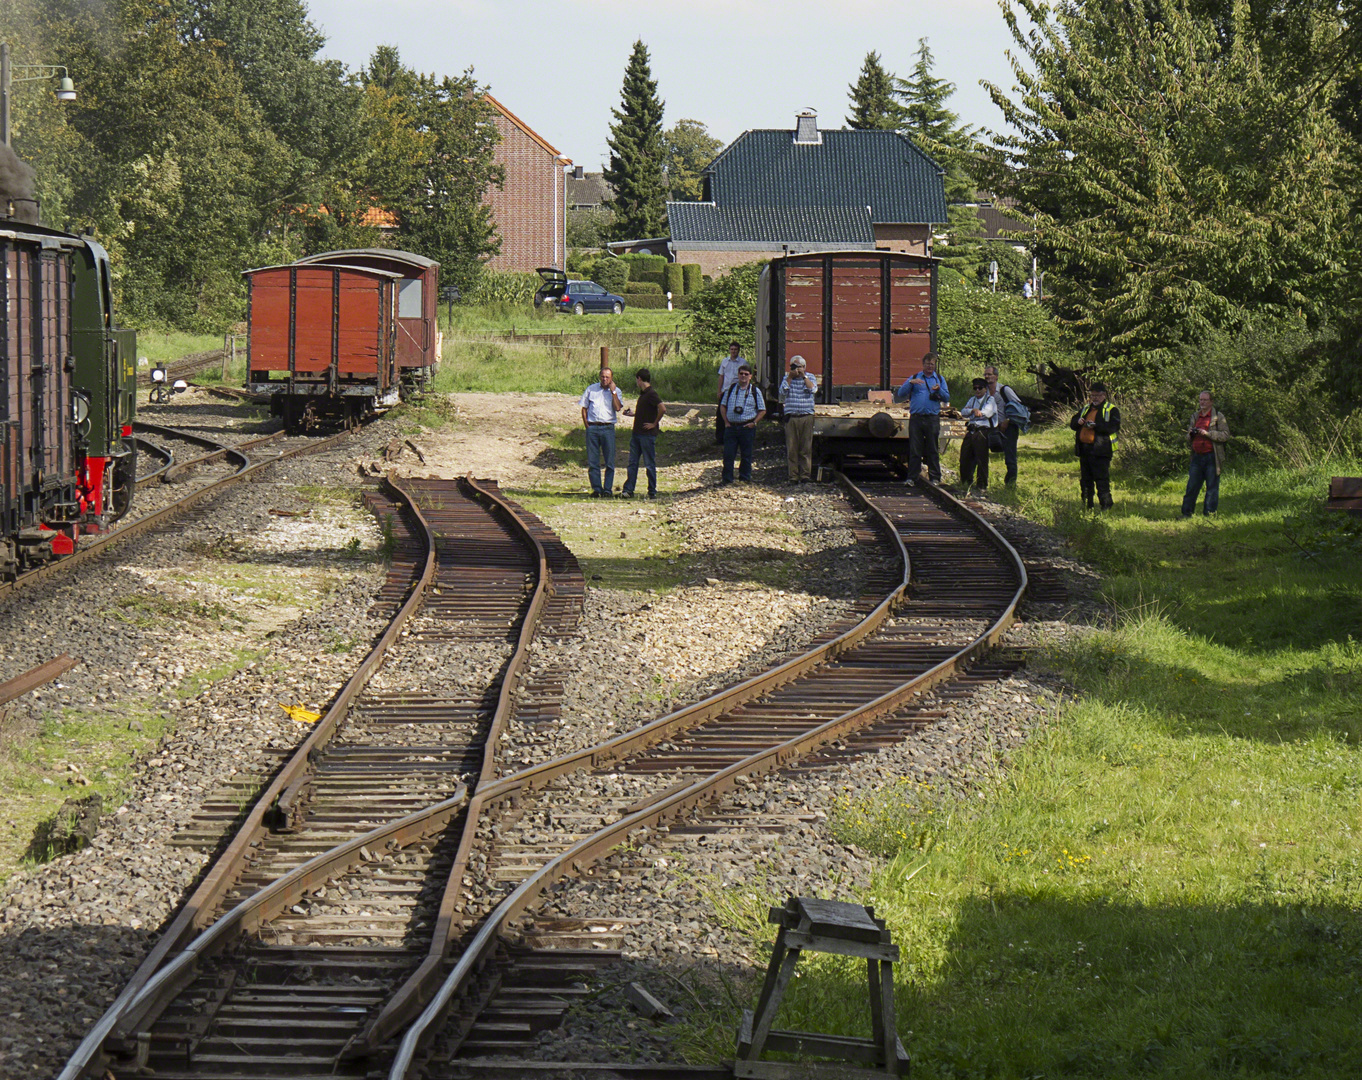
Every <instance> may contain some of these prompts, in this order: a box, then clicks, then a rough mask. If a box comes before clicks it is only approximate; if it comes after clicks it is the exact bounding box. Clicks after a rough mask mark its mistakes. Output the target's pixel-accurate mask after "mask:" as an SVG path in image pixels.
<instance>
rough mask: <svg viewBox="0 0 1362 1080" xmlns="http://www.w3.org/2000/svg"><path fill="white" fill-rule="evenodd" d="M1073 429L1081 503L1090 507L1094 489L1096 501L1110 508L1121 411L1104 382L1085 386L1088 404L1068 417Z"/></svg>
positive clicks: (1107, 508)
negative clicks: (1109, 398) (1114, 456)
mask: <svg viewBox="0 0 1362 1080" xmlns="http://www.w3.org/2000/svg"><path fill="white" fill-rule="evenodd" d="M1069 427H1071V428H1073V430H1074V453H1075V454H1077V455H1078V486H1079V489H1080V490H1081V491H1082V493H1083V504H1084V505H1085V506H1086V507H1087V508H1088V509H1089V510H1091V509H1092V496H1093V491H1094V489H1095V490H1096V492H1097V505H1098V506H1100V507H1101V508H1102V509H1103V510H1110V509H1111V507H1112V500H1111V457H1112V454H1114V453H1115V452H1116V433H1117V432H1118V431H1120V430H1121V411H1120V410H1119V409H1117V408H1116V406H1114V405H1113V404H1112V403H1111V402H1110V401H1108V400H1107V384H1106V383H1101V382H1095V383H1093V384H1092V386H1090V387H1088V404H1087V405H1086V406H1085V407H1084V408H1082V409H1079V410H1078V412H1076V413H1074V416H1073V419H1072V420H1070V421H1069Z"/></svg>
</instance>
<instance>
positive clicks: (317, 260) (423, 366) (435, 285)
mask: <svg viewBox="0 0 1362 1080" xmlns="http://www.w3.org/2000/svg"><path fill="white" fill-rule="evenodd" d="M323 264H324V265H327V266H365V267H368V268H369V269H371V270H386V271H387V272H388V273H391V274H399V275H401V279H402V280H401V281H400V282H399V283H398V286H397V370H398V373H399V375H400V378H401V382H402V384H403V386H404V388H406V389H410V388H416V387H420V386H422V385H424V384H425V382H426V381H427V380H428V379H429V378H431V376H433V375H434V374H435V371H436V369H437V368H438V367H439V366H440V350H441V346H442V340H441V337H442V336H441V334H440V326H439V322H438V321H437V320H436V307H435V305H436V301H437V299H438V298H439V273H440V264H439V263H437V262H436V261H435V260H434V259H428V258H426V257H425V256H424V255H417V254H415V253H414V252H411V251H398V250H396V249H389V248H355V249H352V250H348V251H327V252H323V253H322V254H320V255H309V256H308V257H307V258H305V259H299V260H298V262H297V264H296V265H298V266H317V265H323Z"/></svg>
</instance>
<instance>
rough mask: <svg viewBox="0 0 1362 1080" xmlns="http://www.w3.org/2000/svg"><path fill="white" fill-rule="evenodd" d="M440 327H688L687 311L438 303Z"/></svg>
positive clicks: (539, 330)
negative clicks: (571, 311)
mask: <svg viewBox="0 0 1362 1080" xmlns="http://www.w3.org/2000/svg"><path fill="white" fill-rule="evenodd" d="M439 319H440V326H441V328H442V329H443V330H444V332H445V334H446V335H449V336H452V337H458V336H459V335H460V334H463V333H469V332H478V331H483V332H485V331H489V330H495V331H498V332H501V333H507V332H509V331H511V330H514V331H515V332H516V333H517V334H560V333H562V334H610V333H614V332H627V331H635V332H637V331H640V330H646V331H651V332H653V333H665V332H667V331H675V332H677V333H685V332H686V331H687V330H688V329H690V312H689V311H646V310H643V309H638V308H625V310H624V312H623V313H622V314H619V315H607V314H594V313H593V314H588V315H565V314H563V313H561V312H558V311H554V310H552V309H551V308H538V309H536V308H534V307H531V306H530V305H528V304H454V305H453V306H452V307H451V306H448V305H444V304H441V305H440V312H439Z"/></svg>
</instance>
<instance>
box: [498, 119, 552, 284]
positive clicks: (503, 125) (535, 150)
mask: <svg viewBox="0 0 1362 1080" xmlns="http://www.w3.org/2000/svg"><path fill="white" fill-rule="evenodd" d="M484 97H485V98H486V100H487V102H488V104H490V105H491V106H492V107H493V108H495V109H496V113H497V115H496V117H495V122H496V125H497V130H498V131H499V132H500V133H501V143H500V144H499V145H498V146H497V149H496V161H497V163H498V164H500V165H502V166H503V167H504V168H505V169H506V183H505V185H504V186H503V187H502V189H501V190H496V189H495V188H493V189H492V190H490V191H488V193H487V195H486V196H485V199H486V202H487V205H488V206H489V207H491V209H492V216H493V218H495V220H496V224H497V232H498V233H499V234H500V235H501V252H500V254H498V255H496V256H494V257H493V258H492V259H490V260H489V261H488V264H487V265H488V268H489V269H491V270H534V269H535V268H536V267H540V266H562V265H564V262H565V261H566V259H567V210H566V207H567V198H566V194H567V177H566V176H565V175H564V171H563V170H564V169H565V168H566V167H567V166H568V165H571V164H572V161H571V160H570V159H569V158H566V157H564V156H563V155H562V154H560V153H559V152H558V151H557V150H556V149H555V148H554V147H552V146H550V145H549V143H548V142H547V141H545V139H544V138H543V137H542V136H541V135H539V134H538V133H536V132H535V131H533V130H532V129H531V128H530V127H529V125H528V124H526V123H525V122H524V121H523V120H521V119H520V118H519V117H518V116H516V115H515V113H513V112H511V110H510V109H508V108H506V106H505V105H503V104H502V103H501V102H499V101H498V100H497V99H496V98H494V97H493V96H492V95H491V94H486V95H484Z"/></svg>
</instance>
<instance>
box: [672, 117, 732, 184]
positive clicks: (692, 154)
mask: <svg viewBox="0 0 1362 1080" xmlns="http://www.w3.org/2000/svg"><path fill="white" fill-rule="evenodd" d="M662 148H663V153H664V154H665V155H666V163H667V165H666V172H667V185H668V187H669V188H670V189H671V190H670V194H671V199H672V201H673V202H694V201H697V200H698V199H700V198H701V191H702V187H703V184H702V182H701V178H700V174H701V173H702V172H703V171H704V169H705V167H706V166H707V165H708V164H709V163H710V162H711V161H713V160H714V159H715V158H716V157H717V156H718V154H719V151H720V150H722V149H723V148H724V144H723V143H721V142H720V141H719V140H718V139H716V138H715V137H714V136H713V135H711V134H710V133H709V130H708V129H707V128H706V127H705V125H704V124H702V123H701V122H700V121H699V120H678V121H677V122H676V123H675V124H673V125H672V127H670V128H669V129H668V130H667V131H666V132H664V133H663V135H662Z"/></svg>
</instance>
